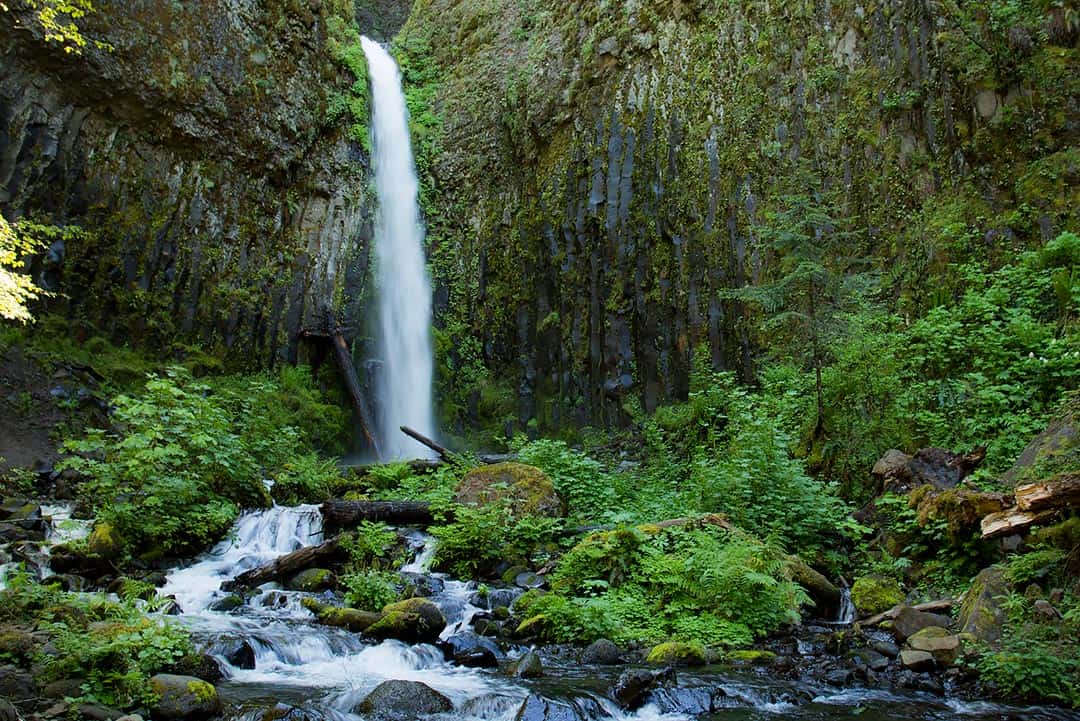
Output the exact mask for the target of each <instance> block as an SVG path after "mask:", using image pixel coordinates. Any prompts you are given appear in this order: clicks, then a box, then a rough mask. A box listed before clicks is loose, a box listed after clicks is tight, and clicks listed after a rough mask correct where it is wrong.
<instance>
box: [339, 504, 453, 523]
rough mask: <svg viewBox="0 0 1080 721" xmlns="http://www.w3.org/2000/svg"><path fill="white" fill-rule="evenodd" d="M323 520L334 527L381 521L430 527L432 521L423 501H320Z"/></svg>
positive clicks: (427, 507)
mask: <svg viewBox="0 0 1080 721" xmlns="http://www.w3.org/2000/svg"><path fill="white" fill-rule="evenodd" d="M322 513H323V520H324V521H325V522H326V523H327V525H330V526H335V527H338V528H348V527H352V526H356V525H357V524H359V523H360V522H361V521H382V522H384V523H389V524H391V525H394V526H430V525H431V524H433V523H435V522H436V519H435V516H434V514H432V512H431V504H430V503H426V502H424V501H341V500H330V501H326V502H324V503H323V504H322Z"/></svg>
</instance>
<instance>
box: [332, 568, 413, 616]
mask: <svg viewBox="0 0 1080 721" xmlns="http://www.w3.org/2000/svg"><path fill="white" fill-rule="evenodd" d="M341 582H342V584H343V585H344V586H345V589H346V590H345V603H346V605H348V606H351V607H352V608H359V609H361V610H364V611H379V610H382V607H383V606H385V605H387V604H390V603H393V602H394V601H397V600H398V595H399V594H398V584H399V582H400V579H399V578H398V575H397V574H396V573H393V572H391V571H377V570H367V571H358V572H355V573H347V574H345V575H344V576H342V578H341Z"/></svg>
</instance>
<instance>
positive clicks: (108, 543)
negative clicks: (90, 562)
mask: <svg viewBox="0 0 1080 721" xmlns="http://www.w3.org/2000/svg"><path fill="white" fill-rule="evenodd" d="M86 550H87V551H89V553H90V555H92V556H97V557H99V558H109V559H111V558H116V557H117V556H119V555H120V552H121V551H122V550H123V544H122V543H121V541H120V537H119V536H118V535H117V533H116V530H115V529H114V528H113V527H112V524H111V523H105V522H101V523H96V524H94V530H92V531H91V532H90V536H89V537H88V538H87V539H86Z"/></svg>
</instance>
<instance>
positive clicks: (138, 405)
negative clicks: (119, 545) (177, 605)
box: [63, 368, 265, 552]
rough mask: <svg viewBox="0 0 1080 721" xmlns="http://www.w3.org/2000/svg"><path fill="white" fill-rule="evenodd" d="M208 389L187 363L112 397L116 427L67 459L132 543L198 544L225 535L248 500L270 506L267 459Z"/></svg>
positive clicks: (90, 436) (78, 446)
mask: <svg viewBox="0 0 1080 721" xmlns="http://www.w3.org/2000/svg"><path fill="white" fill-rule="evenodd" d="M208 391H209V387H208V386H206V385H205V384H202V383H197V382H195V381H194V380H193V379H192V378H191V377H190V375H189V374H187V373H186V372H185V371H182V370H180V369H175V368H174V369H171V370H170V371H168V372H167V374H166V375H165V376H163V377H151V379H150V380H149V381H147V383H146V386H145V388H144V390H143V393H142V394H140V395H139V396H127V395H121V396H118V397H116V398H115V399H114V401H113V404H114V410H113V414H112V421H113V429H112V430H111V431H106V430H104V429H91V430H89V431H88V433H87V436H86V438H85V439H84V440H81V441H68V442H67V443H66V444H65V448H66V450H67V451H68V452H70V453H73V454H77V455H72V456H70V457H68V458H67V459H66V460H65V461H64V462H63V467H64V468H71V469H74V470H76V471H78V472H79V473H81V474H83V475H85V476H87V477H88V480H87V482H86V484H85V485H84V486H83V488H82V491H83V493H84V497H85V498H86V500H87V501H88V502H89V503H91V504H92V505H93V507H94V508H95V509H96V510H97V513H98V518H99V520H101V521H104V522H106V523H108V524H110V525H111V526H112V527H113V528H114V529H115V530H116V531H117V532H118V533H119V535H120V537H121V539H122V542H123V543H125V544H126V545H127V547H128V548H129V549H144V550H149V549H161V550H162V551H165V552H178V551H185V550H195V549H198V548H201V547H203V546H205V545H206V544H208V543H210V542H212V541H215V540H217V539H218V538H220V537H221V536H222V535H223V534H224V533H225V531H226V530H228V528H229V525H230V524H231V523H232V521H233V519H234V518H235V517H236V515H237V513H238V511H239V508H240V507H241V506H251V505H265V500H264V499H265V489H264V488H263V485H262V479H261V474H260V473H259V466H258V463H257V461H256V459H255V457H254V456H253V455H252V453H251V452H250V449H249V448H248V447H247V446H246V445H245V443H244V441H243V439H242V438H241V437H240V436H239V435H238V434H237V433H235V432H234V430H233V428H234V424H233V419H232V418H231V417H230V415H229V413H228V412H227V411H226V410H225V409H224V408H222V406H221V405H220V404H218V403H216V402H215V400H214V399H213V397H212V396H209V395H208Z"/></svg>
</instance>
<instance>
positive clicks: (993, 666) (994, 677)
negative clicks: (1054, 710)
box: [976, 643, 1080, 706]
mask: <svg viewBox="0 0 1080 721" xmlns="http://www.w3.org/2000/svg"><path fill="white" fill-rule="evenodd" d="M976 667H977V668H978V670H979V673H980V674H981V675H982V677H983V679H985V680H987V681H990V682H991V683H993V684H994V686H996V687H997V691H998V694H999V695H1001V696H1002V697H1004V698H1009V699H1013V700H1017V701H1019V700H1025V701H1042V700H1050V701H1056V702H1058V703H1063V704H1067V705H1070V706H1080V659H1078V658H1077V656H1076V655H1075V652H1073V651H1067V652H1066V655H1055V654H1053V653H1049V652H1048V651H1047V650H1046V649H1045V648H1044V647H1041V646H1031V645H1028V644H1025V643H1018V644H1015V645H1013V646H1011V647H1010V648H1007V649H1003V650H1001V651H995V652H991V653H988V654H985V655H983V656H982V657H981V658H980V659H979V661H978V663H977V664H976Z"/></svg>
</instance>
